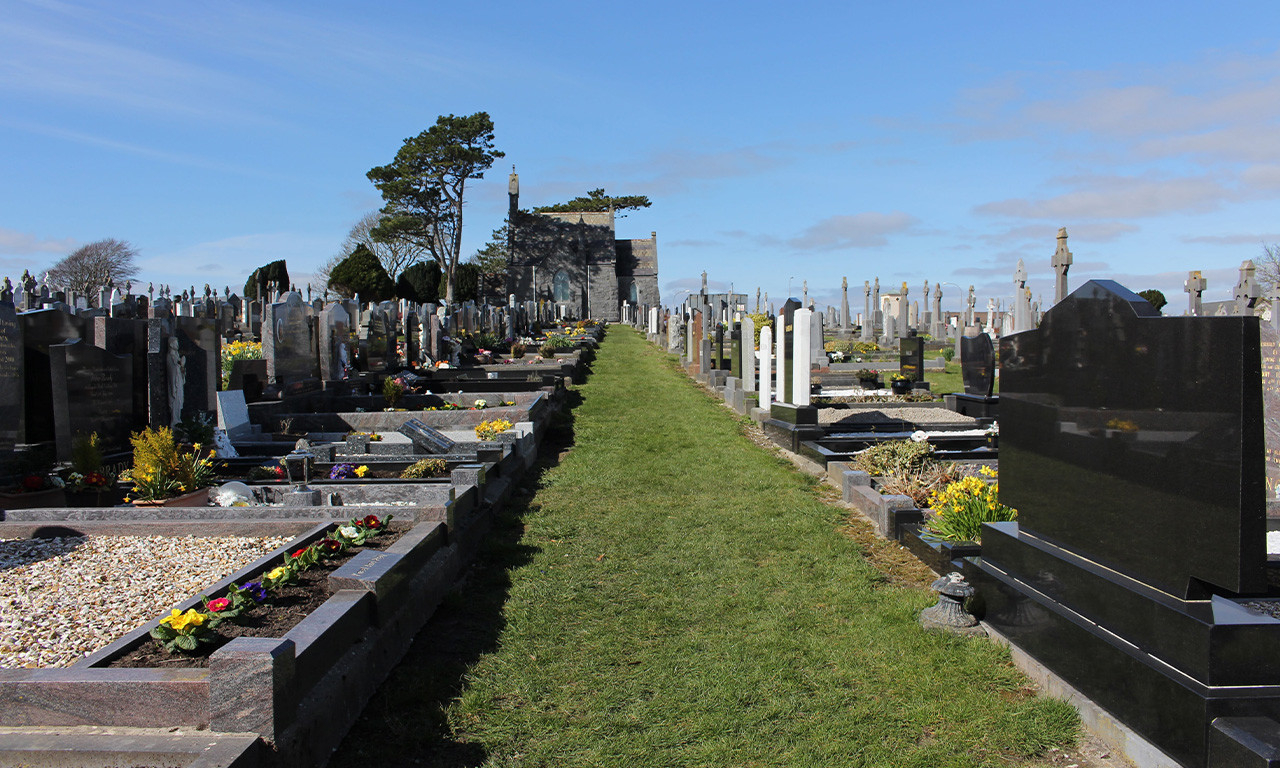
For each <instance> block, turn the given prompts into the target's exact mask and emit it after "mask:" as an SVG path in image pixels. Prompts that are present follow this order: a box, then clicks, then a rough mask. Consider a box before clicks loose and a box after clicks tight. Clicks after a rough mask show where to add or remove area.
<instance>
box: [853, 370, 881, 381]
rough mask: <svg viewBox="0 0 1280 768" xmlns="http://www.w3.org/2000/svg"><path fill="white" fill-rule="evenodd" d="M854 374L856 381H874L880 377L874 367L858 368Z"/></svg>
mask: <svg viewBox="0 0 1280 768" xmlns="http://www.w3.org/2000/svg"><path fill="white" fill-rule="evenodd" d="M856 375H857V377H858V381H875V380H876V379H878V378H880V372H879V371H877V370H875V369H874V368H859V369H858V372H857V374H856Z"/></svg>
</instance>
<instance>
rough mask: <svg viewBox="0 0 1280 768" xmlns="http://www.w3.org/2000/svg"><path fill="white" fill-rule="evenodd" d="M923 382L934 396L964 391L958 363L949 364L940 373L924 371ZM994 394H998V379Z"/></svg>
mask: <svg viewBox="0 0 1280 768" xmlns="http://www.w3.org/2000/svg"><path fill="white" fill-rule="evenodd" d="M924 380H925V381H927V382H929V388H930V390H931V391H932V392H933V393H934V394H936V395H945V394H947V393H950V392H963V391H964V377H963V376H961V375H960V363H958V362H949V363H947V364H946V367H945V368H944V369H943V370H941V371H925V372H924ZM994 389H995V394H997V395H998V394H1000V379H999V378H997V379H996V381H995V387H994Z"/></svg>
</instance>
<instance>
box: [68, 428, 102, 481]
mask: <svg viewBox="0 0 1280 768" xmlns="http://www.w3.org/2000/svg"><path fill="white" fill-rule="evenodd" d="M71 471H72V472H79V473H80V474H82V475H87V474H89V473H90V472H101V471H102V447H101V444H100V442H99V440H98V433H97V432H91V433H89V434H88V435H78V436H76V438H75V439H74V440H72V441H71Z"/></svg>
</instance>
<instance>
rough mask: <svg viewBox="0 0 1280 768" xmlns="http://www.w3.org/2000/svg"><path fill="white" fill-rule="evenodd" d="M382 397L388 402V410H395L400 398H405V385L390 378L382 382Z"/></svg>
mask: <svg viewBox="0 0 1280 768" xmlns="http://www.w3.org/2000/svg"><path fill="white" fill-rule="evenodd" d="M382 397H383V399H385V400H386V401H387V407H388V408H395V407H396V403H398V402H400V398H402V397H404V384H401V383H400V381H399V380H398V379H395V378H392V377H391V376H388V377H387V378H385V379H383V380H382Z"/></svg>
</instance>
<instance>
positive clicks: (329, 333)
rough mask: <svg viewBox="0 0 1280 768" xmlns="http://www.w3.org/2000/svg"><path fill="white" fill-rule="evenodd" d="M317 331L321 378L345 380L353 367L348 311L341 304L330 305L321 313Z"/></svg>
mask: <svg viewBox="0 0 1280 768" xmlns="http://www.w3.org/2000/svg"><path fill="white" fill-rule="evenodd" d="M317 329H318V331H319V333H318V335H319V342H318V344H317V348H318V353H319V356H320V378H321V379H324V380H325V381H334V380H337V379H342V378H344V377H345V376H346V374H347V370H348V369H349V368H350V366H351V318H350V317H349V316H348V315H347V310H345V309H343V307H342V305H341V304H330V305H329V306H328V307H326V308H325V309H324V311H323V312H321V313H320V321H319V323H318V324H317Z"/></svg>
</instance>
